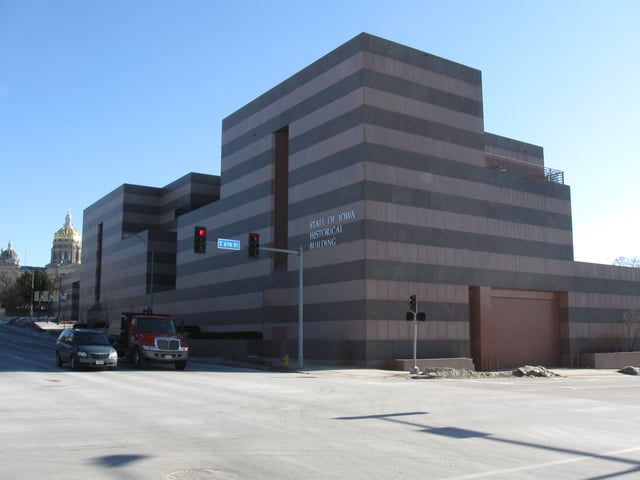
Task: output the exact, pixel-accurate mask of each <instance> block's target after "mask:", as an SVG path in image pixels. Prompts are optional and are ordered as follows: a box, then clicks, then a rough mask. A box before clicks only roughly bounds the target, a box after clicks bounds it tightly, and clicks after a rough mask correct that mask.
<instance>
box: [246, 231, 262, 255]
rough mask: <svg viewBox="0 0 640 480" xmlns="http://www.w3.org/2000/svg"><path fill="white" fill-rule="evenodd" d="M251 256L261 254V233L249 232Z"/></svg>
mask: <svg viewBox="0 0 640 480" xmlns="http://www.w3.org/2000/svg"><path fill="white" fill-rule="evenodd" d="M248 245H249V257H257V256H258V255H260V234H259V233H253V232H252V233H250V234H249V242H248Z"/></svg>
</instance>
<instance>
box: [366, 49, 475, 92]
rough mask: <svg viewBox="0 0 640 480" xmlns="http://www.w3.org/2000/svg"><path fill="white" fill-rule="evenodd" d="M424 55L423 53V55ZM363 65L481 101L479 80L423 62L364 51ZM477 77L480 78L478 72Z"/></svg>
mask: <svg viewBox="0 0 640 480" xmlns="http://www.w3.org/2000/svg"><path fill="white" fill-rule="evenodd" d="M423 57H424V55H423ZM363 67H364V68H365V69H367V70H371V71H374V72H378V73H380V74H383V75H388V76H392V77H398V78H402V79H404V80H406V81H410V82H412V83H415V84H417V85H421V86H424V87H427V88H434V89H436V90H440V91H444V92H449V93H452V94H455V95H458V96H461V97H464V98H468V99H471V100H475V101H480V102H481V101H482V85H481V82H475V81H471V82H469V81H467V80H465V79H460V78H456V77H455V76H451V75H448V74H447V73H446V72H443V71H442V70H440V69H436V70H432V69H431V68H429V67H428V66H425V65H424V64H411V63H406V62H403V61H402V60H401V59H398V58H394V57H392V56H388V55H380V54H377V53H373V52H364V55H363ZM476 73H477V74H478V79H480V75H481V74H480V72H479V71H477V72H476Z"/></svg>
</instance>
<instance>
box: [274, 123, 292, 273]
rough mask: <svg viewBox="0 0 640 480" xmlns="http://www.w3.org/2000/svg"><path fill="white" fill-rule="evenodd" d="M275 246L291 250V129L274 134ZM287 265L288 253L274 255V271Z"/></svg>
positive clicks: (285, 128) (283, 129)
mask: <svg viewBox="0 0 640 480" xmlns="http://www.w3.org/2000/svg"><path fill="white" fill-rule="evenodd" d="M274 170H275V171H274V195H273V246H274V247H275V248H285V249H288V248H289V245H288V243H289V227H288V222H289V127H288V126H286V127H284V128H282V129H280V130H278V131H277V132H275V133H274ZM286 264H287V254H286V253H276V254H274V255H273V268H274V270H275V269H277V268H278V267H280V266H281V265H286Z"/></svg>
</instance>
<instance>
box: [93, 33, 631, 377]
mask: <svg viewBox="0 0 640 480" xmlns="http://www.w3.org/2000/svg"><path fill="white" fill-rule="evenodd" d="M196 226H204V227H207V229H208V238H209V240H210V241H213V242H215V240H216V239H217V238H227V239H239V240H241V242H242V247H243V248H242V250H241V251H239V252H238V251H229V250H220V249H217V248H215V245H214V244H211V243H210V244H209V246H208V250H207V253H206V254H205V255H199V254H196V253H194V249H193V235H194V227H196ZM249 232H256V233H259V234H260V237H261V245H262V246H267V247H272V248H279V249H289V250H298V249H299V248H300V247H302V249H303V252H304V253H303V258H304V356H305V358H306V359H311V360H314V361H321V362H327V363H349V364H359V365H366V366H386V365H388V363H389V362H390V361H392V360H393V359H396V358H407V357H410V356H411V355H412V347H413V342H412V336H413V325H412V322H407V321H406V320H405V316H406V312H407V310H408V306H409V297H410V295H413V294H415V295H416V296H417V301H418V310H419V311H423V312H425V314H426V321H425V322H420V324H419V328H418V356H419V357H425V358H442V357H444V358H452V357H471V358H473V360H474V362H475V365H476V368H478V369H489V368H506V367H511V366H516V365H521V364H524V363H536V364H544V365H549V366H552V365H559V364H561V363H564V364H569V363H571V361H572V358H574V356H575V355H577V354H579V353H582V352H586V351H590V350H593V349H594V348H596V347H597V346H598V345H600V347H598V348H603V347H602V345H603V342H605V343H606V342H607V341H610V342H613V341H614V340H615V339H618V340H620V338H622V337H624V335H625V332H624V327H625V325H624V322H623V321H622V316H623V314H624V313H625V312H626V311H629V310H633V309H640V297H639V294H640V270H639V269H631V268H622V267H613V266H606V265H595V264H587V263H580V262H575V261H574V259H573V245H572V222H571V195H570V189H569V186H567V185H565V184H564V179H563V175H562V172H559V171H557V170H553V169H550V168H548V167H547V166H545V164H544V157H543V151H542V148H541V147H539V146H535V145H531V144H528V143H524V142H520V141H518V140H514V139H509V138H505V137H501V136H499V135H495V134H491V133H487V132H485V130H484V123H483V103H482V77H481V72H480V71H478V70H476V69H473V68H470V67H467V66H464V65H460V64H457V63H454V62H451V61H449V60H445V59H443V58H439V57H436V56H433V55H430V54H427V53H425V52H423V51H419V50H415V49H413V48H409V47H406V46H403V45H399V44H396V43H393V42H390V41H387V40H384V39H381V38H378V37H374V36H371V35H368V34H360V35H358V36H357V37H355V38H353V39H352V40H350V41H348V42H347V43H345V44H344V45H342V46H340V47H338V48H337V49H336V50H334V51H332V52H331V53H329V54H327V55H326V56H324V57H322V58H321V59H319V60H318V61H316V62H314V63H313V64H312V65H310V66H308V67H307V68H305V69H303V70H301V71H300V72H299V73H297V74H296V75H294V76H292V77H291V78H289V79H287V80H285V81H284V82H282V83H281V84H279V85H277V86H276V87H274V88H273V89H272V90H270V91H268V92H266V93H265V94H264V95H262V96H260V97H258V98H257V99H255V100H254V101H252V102H251V103H249V104H247V105H246V106H244V107H242V108H241V109H239V110H238V111H236V112H235V113H233V114H232V115H230V116H228V117H227V118H225V119H224V120H223V122H222V158H221V176H220V177H214V176H208V175H198V174H190V175H187V176H186V177H184V178H182V179H180V180H177V181H176V182H174V183H173V184H170V185H168V186H166V187H164V188H151V187H142V186H132V185H124V186H122V187H121V188H119V189H117V190H115V191H114V192H112V193H111V194H109V195H107V196H106V197H104V198H103V199H101V200H99V201H98V202H96V203H95V204H94V205H92V206H91V207H89V208H87V209H86V210H85V214H84V225H83V255H84V256H83V260H82V271H83V276H82V278H81V302H82V305H81V306H82V308H81V311H88V310H89V309H90V308H89V307H92V305H93V306H95V305H97V304H99V305H100V308H101V312H102V313H101V314H102V315H104V316H106V317H108V318H115V317H116V316H118V315H119V312H120V311H122V310H135V309H141V308H144V307H145V306H148V305H149V304H150V303H153V308H154V310H155V311H158V312H166V313H171V314H174V315H176V316H177V317H179V318H181V319H184V321H185V322H186V324H187V325H191V326H198V328H199V329H200V331H201V336H202V337H207V336H208V337H209V338H210V339H217V341H215V342H212V343H211V345H212V347H211V349H212V351H211V352H210V353H212V354H216V353H218V352H221V351H226V352H227V353H232V354H233V353H234V350H233V349H234V348H235V349H237V350H235V352H236V353H237V354H238V355H245V354H255V355H258V356H262V357H279V356H282V355H284V354H285V353H288V354H289V355H291V356H293V357H295V356H296V355H297V353H298V352H297V346H298V330H297V322H298V304H297V302H298V288H297V287H298V266H299V257H298V256H296V255H287V254H283V253H273V252H267V251H264V250H263V251H261V253H260V255H259V257H258V258H248V255H247V252H246V241H247V235H248V233H249ZM152 252H153V253H152ZM152 279H153V281H152ZM194 338H195V337H194ZM232 339H233V340H232ZM618 340H615V341H618ZM230 346H231V347H230ZM229 349H231V350H230V352H229V351H227V350H229Z"/></svg>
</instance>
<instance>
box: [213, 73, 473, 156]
mask: <svg viewBox="0 0 640 480" xmlns="http://www.w3.org/2000/svg"><path fill="white" fill-rule="evenodd" d="M361 87H369V88H372V89H379V90H382V91H386V92H389V93H393V94H396V95H400V96H402V97H403V98H406V99H409V100H417V101H420V102H424V103H430V104H433V105H436V106H439V107H442V108H447V109H450V110H453V111H457V112H460V113H464V114H468V115H474V116H477V117H482V103H481V102H478V101H475V100H471V99H468V98H465V97H461V96H459V95H455V94H452V93H449V92H443V91H441V90H437V89H434V88H429V87H425V86H423V85H418V84H415V83H413V82H408V81H405V80H402V79H399V78H397V77H391V76H388V75H383V74H380V73H378V72H372V71H370V70H363V71H361V72H356V73H354V74H352V75H350V76H349V77H346V78H344V79H342V80H340V81H339V82H337V83H335V84H333V85H331V86H329V87H328V88H326V89H325V90H323V91H322V92H320V93H318V94H316V95H313V96H312V97H310V98H308V99H305V100H303V101H301V102H300V103H299V104H297V105H295V106H292V107H290V108H288V109H285V110H283V111H282V112H279V113H278V114H277V115H274V116H273V117H271V118H269V119H267V120H261V123H259V124H255V125H252V126H251V127H252V128H250V129H248V130H247V131H246V132H244V133H242V134H239V135H238V136H236V137H235V138H233V139H225V140H224V141H223V144H222V157H223V158H224V157H226V156H228V155H231V154H233V153H234V152H236V151H237V150H239V149H241V148H244V147H245V146H246V145H247V144H250V143H252V142H254V141H255V139H256V137H257V138H261V137H263V136H266V135H270V134H271V133H272V132H275V131H276V130H279V129H280V128H282V127H283V126H285V125H289V124H291V123H293V122H295V121H296V120H297V119H301V118H304V117H305V116H307V115H309V114H311V113H312V112H314V111H316V110H319V109H322V108H323V107H324V106H326V105H327V104H330V103H331V102H334V101H336V100H338V99H340V98H342V97H344V96H346V95H347V94H349V93H351V92H353V91H354V90H357V89H359V88H361ZM381 111H382V112H385V111H384V110H381ZM386 112H388V111H386ZM392 114H393V112H390V113H387V115H392ZM343 115H344V114H343ZM378 115H379V114H378ZM396 115H400V114H398V113H396ZM405 116H407V115H405ZM409 118H411V117H409ZM416 121H417V120H416ZM425 121H426V120H422V122H425ZM424 125H425V124H424V123H423V127H424ZM430 128H431V130H434V129H435V127H433V126H432V127H430ZM398 129H399V130H402V128H398ZM478 134H479V133H478ZM427 136H428V135H427ZM225 138H226V137H225ZM478 148H481V149H484V142H483V143H482V144H481V145H479V146H478Z"/></svg>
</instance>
